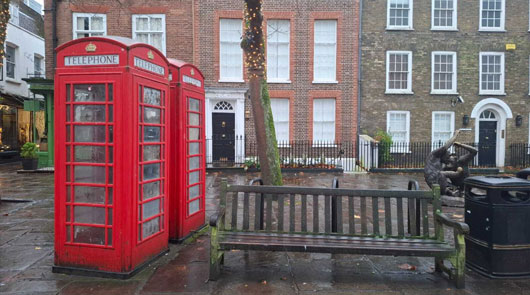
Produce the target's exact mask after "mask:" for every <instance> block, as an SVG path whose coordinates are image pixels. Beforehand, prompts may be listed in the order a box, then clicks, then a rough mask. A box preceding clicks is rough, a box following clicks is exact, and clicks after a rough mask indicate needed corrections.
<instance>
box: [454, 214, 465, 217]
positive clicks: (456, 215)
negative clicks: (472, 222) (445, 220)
mask: <svg viewBox="0 0 530 295" xmlns="http://www.w3.org/2000/svg"><path fill="white" fill-rule="evenodd" d="M453 217H454V218H462V217H464V216H463V215H458V214H454V215H453Z"/></svg>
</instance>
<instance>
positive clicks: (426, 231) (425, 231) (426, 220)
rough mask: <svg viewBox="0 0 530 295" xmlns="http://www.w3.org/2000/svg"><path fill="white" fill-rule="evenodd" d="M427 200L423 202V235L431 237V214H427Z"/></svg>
mask: <svg viewBox="0 0 530 295" xmlns="http://www.w3.org/2000/svg"><path fill="white" fill-rule="evenodd" d="M427 206H428V204H427V200H421V219H422V221H423V224H422V227H423V235H424V236H426V237H428V236H429V214H428V213H427Z"/></svg>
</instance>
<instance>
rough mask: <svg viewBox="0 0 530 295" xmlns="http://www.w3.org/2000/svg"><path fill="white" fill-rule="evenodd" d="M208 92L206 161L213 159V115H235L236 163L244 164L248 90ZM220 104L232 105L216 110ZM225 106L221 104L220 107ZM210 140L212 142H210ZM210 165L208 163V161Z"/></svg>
mask: <svg viewBox="0 0 530 295" xmlns="http://www.w3.org/2000/svg"><path fill="white" fill-rule="evenodd" d="M205 92H206V114H205V119H206V139H207V141H206V159H207V160H209V161H211V160H212V159H213V153H212V141H211V138H212V113H234V117H235V118H234V120H235V122H234V123H235V128H234V134H235V136H236V138H241V140H237V141H236V146H235V155H234V160H235V161H236V163H243V162H244V160H245V94H246V92H247V89H246V88H208V87H206V89H205ZM220 102H226V103H228V104H230V106H231V108H229V107H224V108H223V107H221V108H218V109H214V108H215V106H216V105H217V104H218V103H220ZM221 105H222V106H225V104H224V103H221V104H220V105H219V106H221ZM208 139H210V140H208ZM207 163H208V161H207Z"/></svg>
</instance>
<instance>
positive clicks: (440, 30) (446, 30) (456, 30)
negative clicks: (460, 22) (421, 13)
mask: <svg viewBox="0 0 530 295" xmlns="http://www.w3.org/2000/svg"><path fill="white" fill-rule="evenodd" d="M431 31H435V32H458V29H457V28H431Z"/></svg>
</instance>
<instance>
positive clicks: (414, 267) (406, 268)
mask: <svg viewBox="0 0 530 295" xmlns="http://www.w3.org/2000/svg"><path fill="white" fill-rule="evenodd" d="M398 267H399V268H400V269H403V270H416V266H414V265H410V264H408V263H405V264H400V265H399V266H398Z"/></svg>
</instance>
